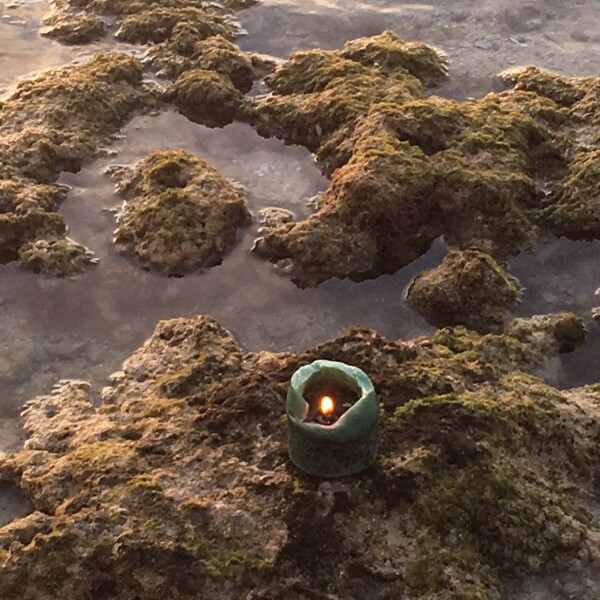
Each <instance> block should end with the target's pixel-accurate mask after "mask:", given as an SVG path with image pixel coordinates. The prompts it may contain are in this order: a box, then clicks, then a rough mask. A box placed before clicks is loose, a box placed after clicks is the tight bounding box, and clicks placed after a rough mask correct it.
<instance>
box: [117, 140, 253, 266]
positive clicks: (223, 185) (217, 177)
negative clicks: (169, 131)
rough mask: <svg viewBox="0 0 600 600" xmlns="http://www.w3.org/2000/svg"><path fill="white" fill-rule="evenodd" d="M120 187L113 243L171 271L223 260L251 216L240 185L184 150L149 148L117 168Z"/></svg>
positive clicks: (143, 260)
mask: <svg viewBox="0 0 600 600" xmlns="http://www.w3.org/2000/svg"><path fill="white" fill-rule="evenodd" d="M119 187H120V189H121V191H122V193H123V195H124V197H125V199H126V202H125V206H124V209H123V212H122V213H121V214H120V215H119V217H118V227H117V230H116V232H115V233H116V235H115V243H116V244H117V247H118V248H119V250H121V251H122V252H126V253H133V254H135V255H136V256H137V257H138V258H139V260H140V261H141V263H142V264H143V265H144V266H146V267H149V268H154V269H157V270H159V271H161V272H163V273H166V274H169V275H183V274H184V273H186V272H188V271H191V270H193V269H198V268H201V267H213V266H215V265H218V264H221V262H222V260H223V256H224V254H225V252H226V251H227V250H228V249H229V248H230V247H231V246H232V245H233V243H234V242H235V238H236V231H237V229H238V227H246V226H247V225H249V224H250V221H251V217H250V213H249V212H248V210H247V209H246V206H245V204H244V197H243V195H242V193H241V192H240V190H239V188H237V187H236V186H235V185H234V184H233V183H231V182H230V181H229V180H227V179H225V178H224V177H223V176H222V175H221V174H220V173H219V172H218V171H217V170H216V169H215V168H214V167H212V166H210V165H209V164H208V163H207V162H206V161H204V160H202V159H201V158H198V157H196V156H194V155H193V154H190V153H189V152H185V151H183V150H169V151H166V152H152V153H151V154H149V155H148V156H147V157H146V158H145V159H144V160H142V161H141V162H140V163H139V164H137V165H136V167H135V168H134V169H132V170H129V171H128V172H126V173H121V180H120V183H119Z"/></svg>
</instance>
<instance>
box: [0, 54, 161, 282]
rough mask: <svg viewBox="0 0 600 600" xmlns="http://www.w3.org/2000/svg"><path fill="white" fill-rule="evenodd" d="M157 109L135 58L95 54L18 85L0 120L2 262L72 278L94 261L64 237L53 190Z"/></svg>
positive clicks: (58, 191)
mask: <svg viewBox="0 0 600 600" xmlns="http://www.w3.org/2000/svg"><path fill="white" fill-rule="evenodd" d="M154 102H155V99H154V98H153V94H152V92H151V91H150V89H149V88H147V87H146V85H145V84H144V83H143V81H142V68H141V65H140V63H139V61H137V60H136V59H135V58H130V57H127V56H125V55H123V54H117V53H114V54H102V53H101V54H97V55H96V56H95V57H94V58H92V59H91V60H90V61H88V62H86V63H84V64H82V65H77V66H70V67H64V68H62V69H56V70H49V71H46V72H44V73H42V74H40V75H38V76H37V77H36V78H34V79H30V80H25V81H22V82H20V83H19V84H18V85H17V86H16V88H15V89H14V91H13V92H12V93H11V94H10V95H9V96H8V97H7V98H6V99H5V100H4V101H3V103H2V119H1V120H0V263H1V264H4V263H6V262H9V261H12V260H17V259H18V258H21V259H22V260H23V264H24V266H26V267H27V268H30V269H32V270H34V271H36V272H48V273H53V274H69V273H71V272H73V271H79V270H81V269H82V268H83V267H84V265H86V264H91V263H92V262H93V261H92V260H91V259H90V256H89V254H88V252H87V250H85V249H84V248H83V247H82V246H79V245H75V244H73V243H72V242H70V241H69V240H67V239H66V238H65V237H64V236H65V232H66V223H65V221H64V219H63V217H62V215H60V214H58V213H56V212H54V211H56V210H57V209H58V206H59V204H60V202H62V200H63V199H64V197H65V195H66V190H65V188H64V186H58V185H53V184H51V182H52V181H54V180H55V179H56V178H57V177H58V175H59V174H60V172H61V171H63V170H69V171H78V170H79V169H80V168H81V165H82V164H83V162H84V161H85V160H86V159H88V158H91V157H92V156H93V154H94V151H95V149H96V148H97V147H98V146H99V145H100V144H101V143H102V142H106V141H108V140H109V138H110V136H111V135H112V134H114V133H116V131H118V129H119V128H120V127H121V126H122V125H124V123H125V122H126V121H127V120H128V119H129V117H130V116H131V115H132V114H133V111H134V110H143V109H144V108H147V107H148V106H151V105H152V104H153V103H154Z"/></svg>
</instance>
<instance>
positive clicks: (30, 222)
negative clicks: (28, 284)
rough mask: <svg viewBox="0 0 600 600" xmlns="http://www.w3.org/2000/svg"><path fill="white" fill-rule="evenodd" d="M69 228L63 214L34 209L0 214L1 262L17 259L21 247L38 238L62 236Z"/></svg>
mask: <svg viewBox="0 0 600 600" xmlns="http://www.w3.org/2000/svg"><path fill="white" fill-rule="evenodd" d="M66 230H67V226H66V223H65V220H64V218H63V217H62V215H59V214H58V213H54V212H43V211H39V210H32V211H29V212H26V213H25V214H10V213H9V214H0V264H5V263H7V262H10V261H13V260H16V259H17V258H18V252H19V249H20V248H21V247H22V246H24V245H25V244H28V243H30V242H32V241H35V240H37V239H44V238H51V239H54V238H56V237H61V236H63V235H64V233H65V232H66Z"/></svg>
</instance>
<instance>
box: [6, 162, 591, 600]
mask: <svg viewBox="0 0 600 600" xmlns="http://www.w3.org/2000/svg"><path fill="white" fill-rule="evenodd" d="M180 163H181V160H180ZM148 170H152V169H148ZM148 170H146V171H143V172H142V171H140V173H139V174H138V175H139V176H140V177H143V173H144V172H147V171H148ZM176 179H178V178H176ZM170 180H171V181H172V178H170V176H169V177H165V173H164V169H161V168H158V169H156V168H155V169H154V175H153V176H152V178H151V181H145V183H144V185H146V186H148V187H152V186H163V185H164V184H165V182H168V181H170ZM125 189H127V188H125ZM178 189H181V188H178ZM125 193H132V190H129V192H127V191H126V192H125ZM568 322H571V323H574V317H573V316H572V315H562V316H556V317H553V318H548V319H546V320H539V319H537V320H533V321H531V322H530V323H527V322H526V321H524V320H521V321H520V323H519V325H518V326H515V327H514V328H513V329H514V331H515V332H516V334H518V337H513V336H512V335H506V334H502V335H497V334H487V335H478V334H476V333H474V332H470V331H468V330H466V329H464V328H447V329H444V330H440V331H439V332H437V333H436V335H435V336H434V337H433V338H432V339H428V338H417V339H414V340H398V341H394V342H392V341H388V340H385V339H384V338H381V337H380V336H378V335H377V334H376V333H375V332H373V331H370V330H367V329H353V330H351V331H349V332H348V333H347V334H345V335H343V336H341V337H339V338H336V339H333V340H330V341H327V342H325V343H323V344H321V345H319V346H317V347H315V348H311V349H309V350H307V351H305V352H301V353H297V354H292V353H277V354H275V353H270V352H258V353H243V352H242V351H241V349H240V348H239V346H238V345H237V344H236V342H235V340H234V339H233V338H232V336H231V335H230V334H228V333H227V332H226V331H225V330H224V329H223V328H222V327H220V326H219V325H218V324H217V323H216V322H215V321H213V320H211V319H209V318H207V317H195V318H193V319H173V320H170V321H164V322H161V323H159V324H158V326H157V327H156V330H155V332H154V333H153V335H152V337H151V338H150V339H149V340H148V341H147V342H146V343H145V344H144V345H143V346H142V347H141V348H140V349H139V350H138V351H136V352H135V353H134V354H133V356H132V357H131V358H130V359H128V360H127V361H126V363H125V364H124V365H123V369H122V370H121V371H120V372H118V373H116V374H115V375H114V376H113V377H112V379H111V386H110V387H108V388H105V390H104V391H103V397H104V403H103V404H102V405H101V406H100V407H99V408H94V407H93V406H92V404H91V402H90V389H89V388H90V386H89V385H88V384H85V383H83V382H77V381H72V382H61V384H60V385H58V386H57V387H56V388H55V389H54V390H53V391H52V392H51V393H50V394H49V395H47V396H43V397H38V398H36V399H34V400H32V401H31V402H29V403H28V404H27V407H26V409H25V411H24V414H23V417H24V426H25V429H26V431H27V432H28V434H29V439H28V441H27V442H26V449H24V450H22V451H20V452H17V453H15V454H11V455H7V456H4V457H2V458H0V479H1V480H3V481H7V482H11V483H12V484H14V485H17V486H19V488H20V489H21V490H23V491H24V493H26V495H27V496H28V498H29V499H30V500H31V502H32V505H33V508H34V509H36V510H38V511H43V512H44V514H45V516H44V518H43V519H41V520H40V519H35V518H34V517H33V516H30V517H26V518H25V519H24V520H22V521H21V522H17V523H15V524H12V525H8V526H6V527H4V528H1V529H0V542H1V544H2V545H1V549H0V551H1V552H2V554H1V556H2V563H0V575H1V577H0V594H1V595H2V597H3V598H7V599H9V598H17V597H18V596H19V595H21V596H23V595H25V594H27V593H28V594H30V595H32V596H35V595H36V594H37V593H38V592H39V591H41V590H43V591H44V593H51V594H53V595H54V596H55V597H68V598H72V599H73V600H85V599H87V598H89V597H90V596H93V595H96V596H97V595H98V594H99V593H100V592H102V593H103V594H105V595H106V596H107V597H109V598H110V597H133V595H135V596H136V597H137V598H140V599H141V600H157V599H158V598H160V597H176V598H181V599H182V600H184V599H187V598H189V599H190V600H191V599H192V598H198V597H203V598H207V599H209V600H210V599H213V598H214V599H215V600H216V599H219V600H222V599H223V598H224V597H225V598H244V597H248V598H250V597H256V595H257V594H258V597H261V596H263V597H267V598H270V597H291V598H295V597H302V596H306V595H307V594H311V595H314V594H313V591H314V593H317V591H318V592H319V593H324V592H325V593H327V594H329V595H332V596H337V597H342V598H348V599H349V600H359V599H362V598H365V597H369V595H371V596H372V593H373V590H376V591H377V594H379V595H380V596H381V597H403V598H407V599H411V600H412V599H413V598H414V599H415V600H416V599H423V598H440V597H444V598H461V599H462V598H471V599H473V598H482V599H483V598H485V599H487V598H498V597H501V594H502V577H504V576H508V577H512V578H513V579H514V578H518V577H521V576H523V575H526V574H528V573H540V572H544V573H546V574H548V573H550V574H552V573H554V572H558V571H561V572H564V571H565V570H568V569H576V568H579V567H580V566H585V565H589V564H591V565H593V564H594V563H593V561H594V558H593V556H594V548H593V546H594V543H595V542H594V539H595V533H594V532H595V529H596V528H597V522H596V521H597V519H596V517H595V516H594V514H592V513H588V512H587V511H586V510H585V506H586V499H589V498H591V497H592V496H593V494H594V491H593V489H594V484H593V481H594V480H595V478H596V475H597V474H596V471H597V470H598V469H597V465H598V453H599V450H600V445H599V444H598V439H599V437H598V436H599V431H600V427H599V426H600V410H599V409H598V406H599V404H598V398H599V395H598V390H597V389H596V387H597V386H595V387H594V386H592V387H590V388H582V389H580V390H568V391H559V390H557V389H555V388H553V387H551V386H549V385H547V384H546V383H545V382H543V381H542V380H541V379H538V378H536V377H533V376H531V375H527V374H525V373H524V372H523V371H522V369H524V368H530V367H532V366H534V365H535V364H538V363H539V362H540V361H543V360H544V359H545V357H547V356H549V355H551V354H552V353H554V352H556V351H557V350H558V349H559V348H560V345H561V344H560V341H559V339H558V338H557V337H556V335H557V334H558V335H560V332H559V329H560V327H559V324H561V323H562V324H566V323H568ZM579 327H580V329H582V327H581V323H579ZM526 331H527V332H528V333H525V332H526ZM542 340H545V341H544V342H542ZM324 357H325V358H337V359H338V360H342V361H344V362H346V363H349V364H354V365H356V366H359V367H360V368H362V369H363V370H364V371H365V372H367V373H368V374H369V376H370V378H371V380H372V381H373V383H374V385H375V389H376V391H377V392H378V395H379V397H380V399H381V405H382V407H383V410H382V412H381V414H380V423H381V439H380V441H381V446H380V448H381V451H380V456H379V458H378V460H377V462H376V464H375V465H374V466H373V467H371V468H370V469H368V470H366V471H365V472H363V473H362V474H361V475H360V476H357V477H349V478H342V479H338V480H335V481H330V480H327V479H320V478H316V477H312V476H309V475H305V474H303V473H302V472H300V471H298V470H297V469H295V468H294V467H293V466H292V465H291V464H290V463H289V460H288V457H287V449H286V442H285V440H286V438H287V430H286V426H285V420H284V419H283V418H282V416H283V413H284V407H285V392H286V389H287V386H288V385H289V380H290V376H291V374H292V373H293V372H294V371H295V370H296V369H298V367H300V366H301V365H306V364H309V363H310V362H312V361H313V360H315V359H316V358H324ZM441 381H444V382H445V385H446V386H448V385H451V386H452V387H453V391H450V392H449V393H444V392H443V391H441V388H442V386H441V385H440V382H441ZM436 386H437V387H436ZM440 392H441V393H440ZM48 515H50V516H48ZM38 521H39V522H38ZM307 547H310V548H311V553H310V557H309V559H307V554H306V548H307ZM75 569H76V572H77V577H76V578H75V579H74V578H73V577H72V575H71V574H72V573H73V572H74V570H75ZM306 590H308V592H307V591H306Z"/></svg>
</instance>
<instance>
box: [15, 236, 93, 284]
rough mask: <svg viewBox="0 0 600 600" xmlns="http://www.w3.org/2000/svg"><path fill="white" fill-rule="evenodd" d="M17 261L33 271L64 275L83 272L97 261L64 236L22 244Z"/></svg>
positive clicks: (80, 246) (84, 248)
mask: <svg viewBox="0 0 600 600" xmlns="http://www.w3.org/2000/svg"><path fill="white" fill-rule="evenodd" d="M19 262H20V263H21V266H22V267H23V268H24V269H27V270H28V271H33V272H34V273H44V274H46V275H55V276H61V277H65V276H69V275H75V274H76V273H83V271H85V270H86V269H87V267H88V266H89V265H93V264H96V263H97V262H98V261H97V259H95V258H94V254H93V253H92V252H91V251H90V250H88V249H87V248H86V247H85V246H82V245H81V244H78V243H77V242H74V241H73V240H71V239H69V238H66V237H65V238H57V239H50V240H48V239H43V240H34V241H32V242H27V243H25V244H23V245H22V246H21V247H20V248H19Z"/></svg>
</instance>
